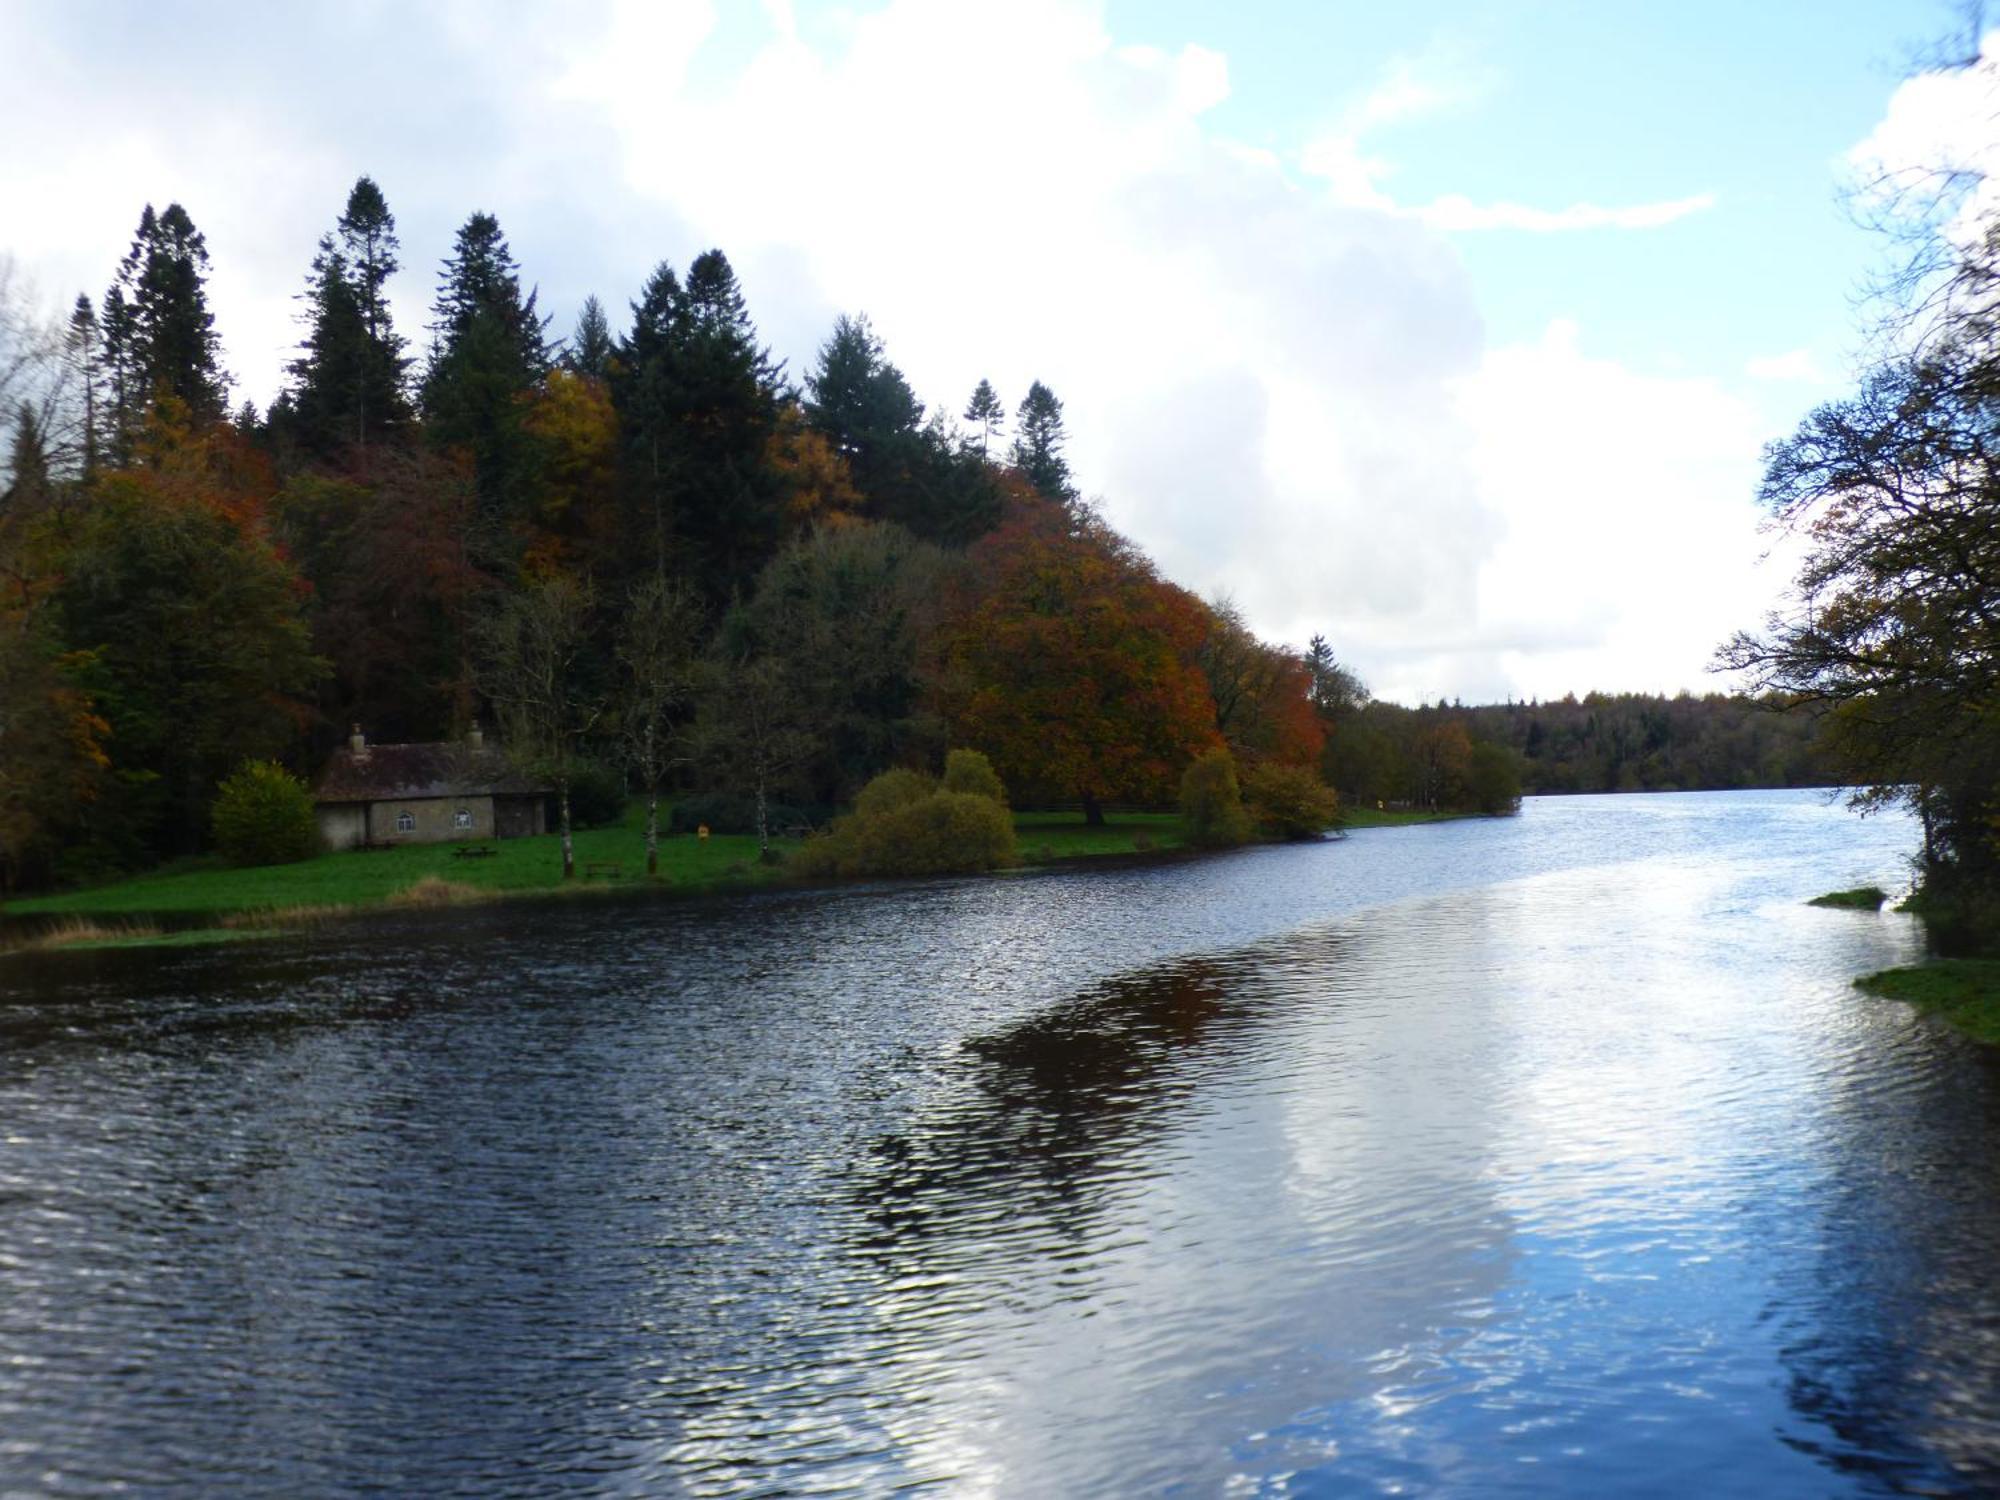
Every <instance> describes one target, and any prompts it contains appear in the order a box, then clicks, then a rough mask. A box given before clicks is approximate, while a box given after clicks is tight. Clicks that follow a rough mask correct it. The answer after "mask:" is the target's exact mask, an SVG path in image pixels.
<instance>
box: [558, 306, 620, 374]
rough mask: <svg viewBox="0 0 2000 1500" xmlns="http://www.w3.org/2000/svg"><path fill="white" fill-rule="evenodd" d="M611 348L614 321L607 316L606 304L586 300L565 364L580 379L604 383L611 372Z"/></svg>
mask: <svg viewBox="0 0 2000 1500" xmlns="http://www.w3.org/2000/svg"><path fill="white" fill-rule="evenodd" d="M612 348H613V344H612V339H611V320H610V319H609V318H607V317H605V315H604V304H603V303H602V302H599V301H598V300H597V298H596V297H594V296H591V297H585V298H584V299H583V311H582V312H580V313H578V314H577V319H576V332H575V333H574V334H572V335H571V336H570V341H569V349H568V351H567V352H566V353H565V354H564V355H563V364H564V365H565V366H566V367H567V368H569V369H570V370H573V371H574V372H575V373H577V374H578V375H588V376H591V377H592V378H593V379H597V380H603V379H604V378H606V376H608V375H609V374H610V371H611V352H612Z"/></svg>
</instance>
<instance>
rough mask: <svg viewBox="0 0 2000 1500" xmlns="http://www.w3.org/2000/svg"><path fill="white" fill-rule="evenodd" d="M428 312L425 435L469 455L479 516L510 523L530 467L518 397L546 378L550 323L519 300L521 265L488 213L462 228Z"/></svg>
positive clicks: (530, 299) (528, 301)
mask: <svg viewBox="0 0 2000 1500" xmlns="http://www.w3.org/2000/svg"><path fill="white" fill-rule="evenodd" d="M431 314H432V323H431V339H432V343H431V355H430V363H429V366H428V368H427V369H426V370H425V372H424V382H423V393H422V394H423V412H424V419H425V424H426V431H427V433H428V435H429V436H430V438H431V440H432V441H433V442H435V443H437V444H438V445H439V446H441V447H445V448H462V449H464V450H465V451H466V452H467V453H468V454H469V455H470V456H471V459H472V463H473V469H474V475H475V479H476V482H477V485H478V490H479V500H480V507H481V510H482V512H483V513H484V516H485V518H486V519H487V520H488V521H504V520H511V519H514V518H516V517H518V514H519V512H520V511H521V510H522V509H523V507H524V506H525V504H526V500H527V490H528V486H529V485H530V483H531V482H532V475H533V467H534V453H533V448H534V445H533V441H532V439H531V438H530V437H529V435H528V434H527V432H526V431H525V429H524V428H523V426H522V421H521V416H522V401H521V397H522V395H523V394H524V393H526V392H528V391H530V390H532V389H533V388H534V387H535V386H536V385H537V384H538V383H539V382H540V381H541V379H542V377H543V375H545V374H546V373H547V371H548V367H549V359H548V342H547V337H546V332H547V320H546V319H544V318H543V317H541V316H540V314H538V313H537V312H536V310H535V294H534V293H533V292H529V293H528V294H527V295H526V296H525V297H524V296H523V295H522V294H521V277H520V271H519V268H518V267H517V266H516V265H515V263H514V256H513V253H512V252H511V251H510V250H509V249H508V248H507V241H506V238H505V236H503V235H502V234H501V232H500V223H499V220H497V219H495V218H494V217H493V216H492V215H491V214H486V213H475V214H473V215H472V216H471V217H470V218H468V219H467V220H466V221H465V224H464V225H463V227H461V228H460V229H459V231H458V238H457V241H456V242H455V244H454V245H453V248H452V253H451V256H450V258H449V259H447V260H446V261H445V263H444V267H443V272H442V274H441V276H440V277H439V281H438V293H437V299H436V301H435V302H433V303H432V305H431Z"/></svg>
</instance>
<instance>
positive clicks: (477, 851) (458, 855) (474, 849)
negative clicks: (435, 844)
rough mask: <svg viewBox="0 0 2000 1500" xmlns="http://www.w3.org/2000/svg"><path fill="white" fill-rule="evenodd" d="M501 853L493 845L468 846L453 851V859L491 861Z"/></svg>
mask: <svg viewBox="0 0 2000 1500" xmlns="http://www.w3.org/2000/svg"><path fill="white" fill-rule="evenodd" d="M499 852H500V851H499V850H498V849H495V848H494V847H493V846H492V845H491V844H467V845H466V846H465V847H464V848H462V849H454V850H452V851H451V857H452V858H453V859H491V858H492V857H493V856H494V855H496V854H498V853H499Z"/></svg>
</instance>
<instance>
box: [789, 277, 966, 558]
mask: <svg viewBox="0 0 2000 1500" xmlns="http://www.w3.org/2000/svg"><path fill="white" fill-rule="evenodd" d="M806 417H807V420H808V421H809V422H810V423H811V424H812V426H813V427H814V428H816V429H817V430H818V431H819V432H820V433H821V434H822V435H823V436H825V438H826V439H827V440H828V441H829V442H830V443H832V444H833V446H834V447H835V448H836V449H837V450H838V451H839V452H840V453H841V454H842V455H843V456H844V457H845V458H846V459H847V461H848V464H849V465H850V467H851V468H852V469H853V471H854V480H855V484H856V487H857V488H859V489H860V491H861V493H862V495H863V497H864V498H865V499H866V501H867V509H868V510H869V512H870V513H871V514H873V515H875V516H877V517H879V518H881V519H882V520H886V521H894V522H896V523H897V524H898V525H899V526H903V527H906V528H907V529H909V530H910V531H913V532H915V533H916V534H917V535H918V536H920V537H922V538H924V539H925V540H926V541H933V542H942V543H945V544H947V545H962V544H963V543H966V542H969V541H971V540H972V539H973V538H975V537H977V536H979V535H981V534H982V533H984V532H985V531H986V530H988V529H989V528H990V527H991V526H992V525H993V524H994V522H995V520H996V519H997V518H998V515H999V510H1000V495H999V491H998V489H997V487H996V485H995V483H994V476H993V474H992V472H991V471H990V470H989V469H988V467H987V465H986V463H985V461H984V459H982V458H981V457H980V455H979V454H977V453H973V452H971V451H969V450H967V449H965V448H963V447H962V446H961V445H960V444H959V443H958V441H957V440H956V438H955V437H954V436H953V434H952V433H951V432H950V431H949V430H948V427H947V424H944V423H942V422H933V423H932V424H931V425H929V426H926V425H925V424H924V405H923V403H922V402H921V401H919V400H917V397H916V392H914V391H913V390H911V389H910V383H909V382H908V381H907V380H905V379H904V378H903V372H902V371H901V370H899V369H897V368H896V367H895V365H893V364H891V363H890V362H889V360H888V358H887V356H886V353H885V351H884V350H883V347H882V341H881V340H880V339H879V338H877V337H876V335H875V331H874V330H873V329H872V328H870V327H869V325H868V320H867V319H866V318H848V317H844V316H843V317H841V318H840V319H839V320H838V321H836V322H835V324H834V326H833V334H832V336H831V337H830V338H828V339H827V341H826V342H825V343H824V344H822V345H821V346H820V351H819V361H818V363H817V364H816V365H815V366H814V368H813V370H812V371H811V372H810V373H809V374H808V375H807V376H806Z"/></svg>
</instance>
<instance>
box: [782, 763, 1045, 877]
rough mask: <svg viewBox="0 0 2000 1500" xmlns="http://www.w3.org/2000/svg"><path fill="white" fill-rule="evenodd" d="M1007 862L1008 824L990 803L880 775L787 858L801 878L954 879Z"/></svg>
mask: <svg viewBox="0 0 2000 1500" xmlns="http://www.w3.org/2000/svg"><path fill="white" fill-rule="evenodd" d="M1013 861H1014V820H1013V818H1012V817H1010V816H1009V815H1008V812H1007V809H1006V808H1005V807H1003V806H1002V805H1001V804H1000V803H998V802H996V801H994V800H993V798H991V797H985V796H977V795H975V794H973V793H970V792H954V791H947V790H945V789H944V788H942V787H940V786H938V785H937V784H936V783H935V782H933V781H932V780H931V779H930V778H929V777H927V776H922V775H919V774H918V773H917V772H915V771H904V770H895V771H884V772H883V773H882V774H881V775H880V776H878V777H876V778H875V779H874V780H873V781H871V782H869V783H868V785H867V786H865V787H863V788H862V789H861V795H860V796H859V797H857V798H856V799H855V804H854V811H853V812H852V813H851V814H849V815H848V816H847V817H844V818H840V819H837V820H836V821H835V822H834V825H833V827H832V828H831V829H830V830H829V831H828V832H827V833H825V834H824V835H822V836H821V837H819V838H816V839H812V840H810V841H808V842H807V844H806V845H805V847H804V848H802V849H801V850H799V852H798V854H797V855H796V856H794V860H793V866H794V868H796V869H797V870H799V871H800V872H801V873H802V874H805V875H817V876H829V875H834V876H853V875H956V874H970V873H972V872H974V871H978V870H991V869H994V868H996V867H997V866H1000V865H1005V864H1012V863H1013Z"/></svg>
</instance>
